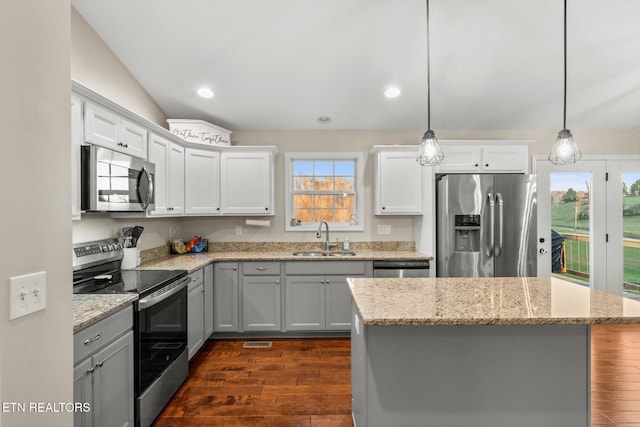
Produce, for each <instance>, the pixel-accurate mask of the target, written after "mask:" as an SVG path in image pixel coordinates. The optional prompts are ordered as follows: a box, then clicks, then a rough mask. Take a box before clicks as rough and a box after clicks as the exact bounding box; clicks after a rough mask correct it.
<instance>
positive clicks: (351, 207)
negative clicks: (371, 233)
mask: <svg viewBox="0 0 640 427" xmlns="http://www.w3.org/2000/svg"><path fill="white" fill-rule="evenodd" d="M285 161H286V166H285V181H286V193H285V194H286V202H285V205H286V230H287V231H308V230H315V229H317V227H318V224H319V223H320V222H322V221H327V223H329V225H330V228H331V229H332V230H364V227H363V224H362V218H361V216H362V206H363V203H362V194H363V191H362V175H363V172H362V171H363V168H364V165H363V163H364V159H363V156H362V153H286V155H285ZM292 220H294V221H292Z"/></svg>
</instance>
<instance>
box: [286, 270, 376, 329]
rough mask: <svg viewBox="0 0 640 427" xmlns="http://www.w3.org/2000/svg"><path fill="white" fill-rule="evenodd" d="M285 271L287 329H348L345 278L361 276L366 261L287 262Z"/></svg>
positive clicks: (349, 302)
mask: <svg viewBox="0 0 640 427" xmlns="http://www.w3.org/2000/svg"><path fill="white" fill-rule="evenodd" d="M285 272H286V279H285V296H286V305H285V306H286V309H285V322H286V323H285V325H286V329H287V330H296V331H302V330H337V331H348V330H350V328H351V293H350V292H349V288H348V285H347V277H364V276H365V275H366V273H367V264H366V263H365V262H360V261H335V262H332V261H327V262H315V261H311V262H304V261H303V262H287V263H286V264H285ZM327 272H331V273H336V274H326V273H327Z"/></svg>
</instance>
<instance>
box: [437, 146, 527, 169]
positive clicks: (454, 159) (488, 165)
mask: <svg viewBox="0 0 640 427" xmlns="http://www.w3.org/2000/svg"><path fill="white" fill-rule="evenodd" d="M440 142H441V145H442V151H443V152H444V160H443V161H442V163H441V164H440V165H439V166H438V169H437V172H438V173H447V172H454V173H462V172H467V173H527V172H528V170H529V168H528V163H529V147H528V146H529V145H530V144H531V143H532V141H440ZM465 144H467V145H465Z"/></svg>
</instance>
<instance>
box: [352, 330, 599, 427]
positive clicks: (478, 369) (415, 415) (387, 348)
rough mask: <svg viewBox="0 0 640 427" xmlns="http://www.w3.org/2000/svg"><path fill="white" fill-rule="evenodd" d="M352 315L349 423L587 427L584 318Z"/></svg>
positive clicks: (367, 426)
mask: <svg viewBox="0 0 640 427" xmlns="http://www.w3.org/2000/svg"><path fill="white" fill-rule="evenodd" d="M356 322H360V321H359V319H357V318H356V319H354V326H353V330H352V386H353V391H352V393H353V406H352V410H353V417H354V422H355V426H356V427H388V426H395V427H403V426H407V427H416V426H425V427H428V426H434V427H436V426H437V427H449V426H451V427H460V426H474V427H484V426H487V427H489V426H490V427H500V426H505V427H512V426H515V425H517V426H518V427H528V426H531V427H533V426H535V427H544V426H549V427H557V426H563V427H573V426H575V427H578V426H580V427H585V426H589V422H590V421H589V420H590V416H589V413H590V395H589V385H590V365H589V353H590V350H589V329H590V327H589V326H587V325H527V326H365V325H363V324H362V323H361V322H360V323H356ZM356 325H357V326H356Z"/></svg>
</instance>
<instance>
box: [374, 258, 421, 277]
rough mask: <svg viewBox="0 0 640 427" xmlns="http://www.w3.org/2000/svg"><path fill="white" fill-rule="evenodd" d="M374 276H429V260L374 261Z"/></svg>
mask: <svg viewBox="0 0 640 427" xmlns="http://www.w3.org/2000/svg"><path fill="white" fill-rule="evenodd" d="M373 277H374V278H375V277H396V278H398V277H429V260H424V261H420V260H394V261H374V262H373Z"/></svg>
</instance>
